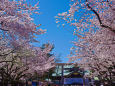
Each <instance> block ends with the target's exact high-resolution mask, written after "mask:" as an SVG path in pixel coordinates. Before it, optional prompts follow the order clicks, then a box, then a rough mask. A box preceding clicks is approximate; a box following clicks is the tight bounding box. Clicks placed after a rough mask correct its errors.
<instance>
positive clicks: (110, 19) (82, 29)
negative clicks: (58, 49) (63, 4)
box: [56, 0, 115, 86]
mask: <svg viewBox="0 0 115 86" xmlns="http://www.w3.org/2000/svg"><path fill="white" fill-rule="evenodd" d="M62 20H64V21H62ZM60 21H62V22H65V21H66V22H65V24H70V25H71V26H74V27H75V29H74V32H73V33H74V35H76V36H77V37H78V40H77V42H74V44H75V47H73V48H72V52H71V56H70V57H69V58H70V61H74V62H75V63H77V64H79V65H80V66H81V67H83V68H84V69H86V70H89V71H90V77H95V76H97V77H99V78H100V80H102V81H104V82H105V81H107V82H108V84H109V85H111V83H112V79H113V78H114V77H111V76H115V62H114V58H115V53H114V52H115V1H114V0H71V5H70V9H69V10H68V12H63V13H59V14H58V16H56V23H58V24H60ZM62 25H64V24H62ZM111 86H112V85H111Z"/></svg>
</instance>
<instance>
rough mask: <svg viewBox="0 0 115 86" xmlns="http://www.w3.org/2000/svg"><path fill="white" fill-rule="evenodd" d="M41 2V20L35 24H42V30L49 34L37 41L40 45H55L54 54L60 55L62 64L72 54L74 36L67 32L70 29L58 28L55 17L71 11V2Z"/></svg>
mask: <svg viewBox="0 0 115 86" xmlns="http://www.w3.org/2000/svg"><path fill="white" fill-rule="evenodd" d="M31 1H33V0H31ZM35 1H37V0H35ZM39 2H40V4H39V6H40V13H41V14H40V15H39V18H38V17H36V18H35V22H36V23H40V24H41V27H40V28H42V29H47V33H45V34H43V35H41V36H38V38H37V40H39V41H40V45H42V44H44V43H47V42H50V43H52V44H54V46H55V47H54V50H53V53H54V54H56V55H60V58H61V59H62V62H67V58H65V57H67V56H68V55H69V53H70V48H71V47H72V41H73V40H74V36H73V35H72V33H70V32H68V31H67V30H66V28H70V27H66V28H63V27H57V24H56V23H55V16H56V15H57V14H58V13H62V12H65V11H67V10H68V9H69V2H70V0H39Z"/></svg>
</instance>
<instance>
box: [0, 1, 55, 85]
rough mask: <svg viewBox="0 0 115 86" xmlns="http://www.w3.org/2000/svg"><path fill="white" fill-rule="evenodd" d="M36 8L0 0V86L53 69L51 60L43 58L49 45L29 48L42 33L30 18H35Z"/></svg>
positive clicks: (19, 2)
mask: <svg viewBox="0 0 115 86" xmlns="http://www.w3.org/2000/svg"><path fill="white" fill-rule="evenodd" d="M38 4H39V2H38V3H37V4H35V5H34V6H33V5H31V4H28V3H27V1H26V0H0V78H1V81H2V85H5V83H6V85H7V83H8V82H7V81H9V82H10V83H12V82H14V81H19V80H24V79H26V78H28V77H27V76H32V75H33V74H34V72H37V73H38V74H43V73H44V72H46V71H48V70H49V69H50V68H52V67H54V65H53V63H54V56H53V55H52V56H49V57H48V56H47V55H48V54H49V53H50V52H51V50H52V45H51V44H49V45H48V46H47V47H44V49H41V48H40V47H35V46H34V45H31V44H32V43H31V44H30V42H36V40H35V35H40V34H43V33H45V30H42V29H39V28H38V27H39V26H40V25H41V24H38V25H37V24H35V23H34V18H33V17H32V15H33V14H37V15H39V7H38Z"/></svg>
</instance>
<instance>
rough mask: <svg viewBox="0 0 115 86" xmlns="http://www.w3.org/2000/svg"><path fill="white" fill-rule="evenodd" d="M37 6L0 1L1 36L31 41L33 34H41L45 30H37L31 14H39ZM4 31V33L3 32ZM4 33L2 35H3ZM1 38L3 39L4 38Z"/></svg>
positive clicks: (14, 1)
mask: <svg viewBox="0 0 115 86" xmlns="http://www.w3.org/2000/svg"><path fill="white" fill-rule="evenodd" d="M38 4H39V2H38V3H37V4H35V5H34V6H33V5H31V4H27V2H26V1H25V0H0V30H1V31H0V32H1V34H2V36H3V35H4V36H7V37H11V38H13V40H14V39H17V38H21V39H22V38H23V39H28V40H29V41H30V40H32V38H33V37H34V35H35V34H38V35H39V34H42V33H44V32H45V30H42V29H38V28H37V27H39V26H40V24H38V25H36V24H35V23H34V19H33V18H32V17H31V15H33V14H39V11H38V10H39V7H38ZM4 31H5V32H4ZM3 32H4V33H3ZM4 36H3V37H4Z"/></svg>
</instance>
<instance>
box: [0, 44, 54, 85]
mask: <svg viewBox="0 0 115 86" xmlns="http://www.w3.org/2000/svg"><path fill="white" fill-rule="evenodd" d="M21 43H22V42H20V43H19V42H18V45H17V47H16V45H15V46H14V47H13V48H14V49H11V48H9V49H8V48H7V49H6V50H4V51H3V52H4V53H7V52H8V51H12V50H13V51H12V52H10V53H8V54H5V55H3V56H1V57H0V77H1V81H2V84H8V83H11V84H15V83H19V82H20V81H21V80H25V79H28V78H31V77H32V76H33V75H34V73H35V72H36V73H37V74H39V75H40V74H41V75H43V74H44V72H47V71H48V70H49V69H50V68H52V67H54V55H51V56H48V55H49V54H50V52H51V50H52V45H51V44H48V45H47V47H44V49H42V48H40V47H34V46H30V45H28V44H25V45H23V44H21ZM22 45H23V46H22ZM12 46H13V45H12ZM15 47H16V48H15ZM7 81H9V82H7Z"/></svg>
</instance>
